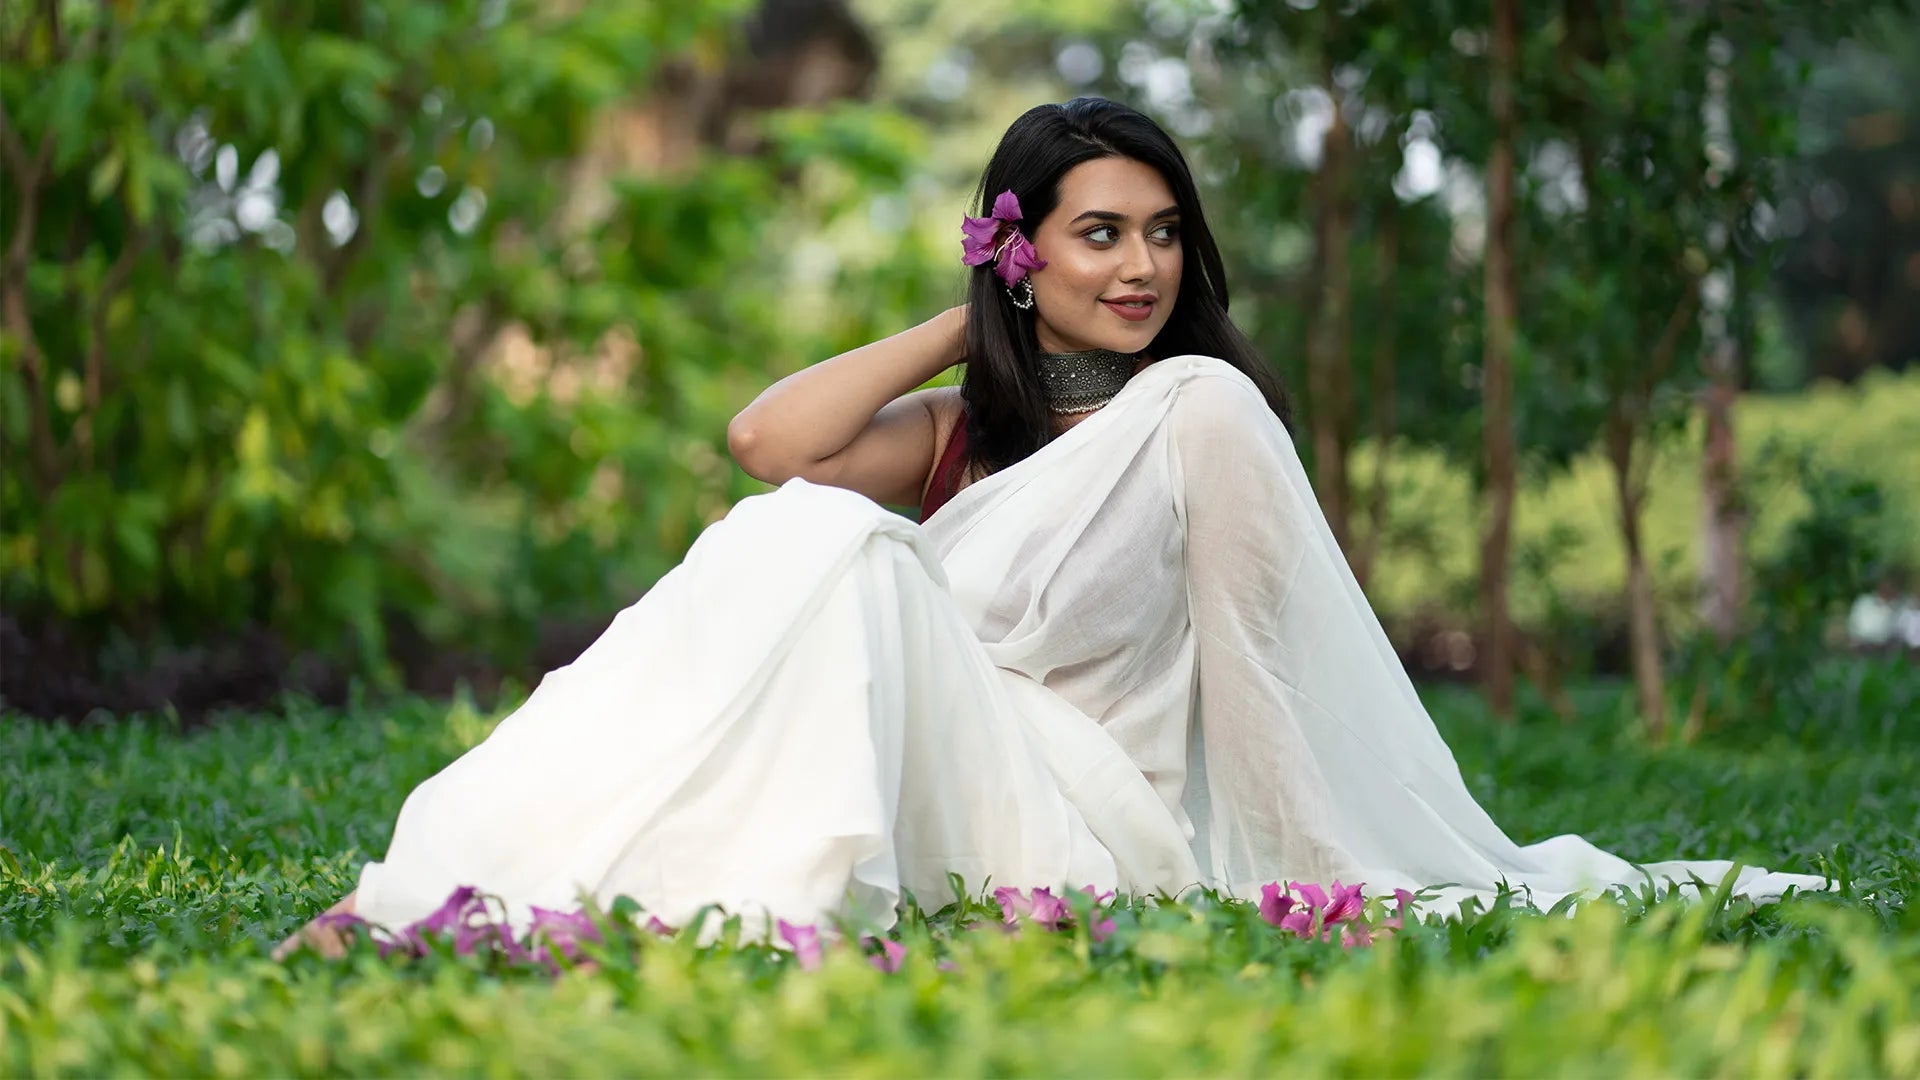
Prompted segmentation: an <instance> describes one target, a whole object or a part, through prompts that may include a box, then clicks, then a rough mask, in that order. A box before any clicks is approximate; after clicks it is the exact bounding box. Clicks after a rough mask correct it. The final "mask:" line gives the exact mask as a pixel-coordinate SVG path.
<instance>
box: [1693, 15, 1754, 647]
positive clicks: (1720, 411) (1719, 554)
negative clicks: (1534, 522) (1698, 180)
mask: <svg viewBox="0 0 1920 1080" xmlns="http://www.w3.org/2000/svg"><path fill="white" fill-rule="evenodd" d="M1719 40H1720V42H1721V43H1722V44H1724V43H1725V42H1724V39H1719ZM1709 55H1711V54H1709ZM1732 89H1733V87H1732V74H1731V72H1730V71H1729V70H1728V69H1727V66H1726V65H1724V64H1714V65H1713V67H1712V68H1710V69H1709V71H1708V73H1707V124H1706V128H1707V137H1706V156H1707V161H1708V163H1709V164H1708V174H1707V182H1708V184H1709V186H1711V187H1716V188H1717V187H1720V186H1721V185H1722V184H1725V183H1726V182H1727V180H1728V177H1727V172H1728V171H1730V170H1733V169H1734V168H1735V166H1736V164H1737V162H1738V159H1739V152H1740V147H1739V144H1738V142H1737V141H1736V138H1735V135H1734V123H1733V111H1734V109H1735V102H1734V101H1733V94H1732ZM1738 217H1739V214H1738V212H1737V211H1729V212H1728V214H1727V216H1726V220H1725V222H1724V224H1723V227H1722V230H1721V231H1720V233H1719V235H1718V236H1716V237H1714V244H1713V246H1714V249H1715V252H1714V254H1715V257H1716V258H1717V259H1718V260H1719V262H1720V265H1721V268H1722V269H1721V272H1722V273H1723V274H1725V275H1726V280H1727V286H1728V287H1727V290H1726V293H1725V294H1724V295H1720V296H1715V297H1714V298H1713V302H1712V304H1711V306H1710V308H1709V310H1708V311H1707V338H1708V343H1707V348H1706V352H1705V363H1704V364H1703V365H1702V366H1704V367H1705V368H1706V376H1707V385H1706V389H1705V391H1704V392H1703V393H1702V395H1701V402H1700V405H1701V412H1702V414H1703V415H1704V417H1705V420H1706V429H1707V430H1706V445H1705V447H1704V448H1703V452H1702V454H1701V459H1700V510H1701V517H1700V585H1701V589H1700V621H1701V622H1702V623H1703V624H1704V625H1705V626H1707V628H1708V629H1710V630H1711V631H1712V632H1713V636H1714V638H1715V639H1716V640H1717V641H1718V642H1719V643H1720V644H1721V645H1726V644H1727V643H1729V642H1730V641H1732V640H1733V637H1734V635H1735V634H1736V633H1738V632H1739V629H1740V619H1741V613H1742V609H1743V608H1744V606H1745V599H1746V597H1745V594H1746V582H1745V580H1744V578H1745V569H1746V558H1745V547H1746V543H1745V540H1746V530H1747V522H1746V508H1745V506H1744V505H1743V504H1742V502H1741V500H1740V496H1739V484H1738V480H1739V476H1738V465H1737V463H1736V458H1735V454H1734V433H1733V404H1734V401H1735V400H1736V399H1737V398H1738V397H1739V393H1740V368H1741V349H1742V347H1743V345H1744V342H1745V333H1744V330H1745V325H1746V324H1745V318H1744V316H1745V314H1746V312H1747V310H1748V306H1747V303H1746V300H1747V296H1748V291H1747V288H1746V286H1747V284H1748V283H1747V282H1746V281H1745V280H1744V278H1745V273H1744V270H1745V265H1746V263H1747V260H1746V259H1743V258H1741V256H1740V253H1739V252H1738V250H1737V249H1736V248H1735V246H1734V243H1733V236H1734V234H1735V232H1736V230H1737V228H1738Z"/></svg>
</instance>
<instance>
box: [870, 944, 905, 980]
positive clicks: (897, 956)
mask: <svg viewBox="0 0 1920 1080" xmlns="http://www.w3.org/2000/svg"><path fill="white" fill-rule="evenodd" d="M865 940H866V941H867V942H872V941H875V940H878V941H879V942H880V951H879V952H877V953H875V954H873V955H872V956H869V957H867V963H869V964H872V965H873V966H874V967H876V968H878V969H880V970H881V971H884V972H886V973H887V974H888V975H891V974H893V973H894V972H896V971H899V970H900V964H901V962H902V961H904V960H905V959H906V958H907V947H906V946H905V945H902V944H900V943H899V942H897V941H892V940H889V939H887V938H878V939H875V938H871V937H870V938H867V939H865Z"/></svg>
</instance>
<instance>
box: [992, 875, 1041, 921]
mask: <svg viewBox="0 0 1920 1080" xmlns="http://www.w3.org/2000/svg"><path fill="white" fill-rule="evenodd" d="M993 898H994V899H995V900H998V901H999V902H1000V919H1001V921H1002V922H1004V923H1006V925H1008V926H1013V925H1016V924H1018V923H1019V921H1020V916H1022V915H1031V914H1033V901H1031V900H1029V899H1027V897H1026V894H1025V893H1022V892H1021V891H1020V890H1019V889H1016V888H1014V887H1013V886H1011V885H1002V886H1000V887H999V888H997V889H995V890H993Z"/></svg>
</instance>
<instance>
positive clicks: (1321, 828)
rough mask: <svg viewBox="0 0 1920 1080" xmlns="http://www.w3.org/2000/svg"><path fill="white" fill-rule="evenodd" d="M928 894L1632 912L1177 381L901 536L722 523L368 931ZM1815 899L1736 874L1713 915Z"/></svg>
mask: <svg viewBox="0 0 1920 1080" xmlns="http://www.w3.org/2000/svg"><path fill="white" fill-rule="evenodd" d="M1730 867H1731V864H1730V863H1727V862H1721V861H1702V862H1667V863H1655V864H1651V865H1649V866H1647V867H1645V868H1644V869H1645V871H1648V872H1651V874H1652V875H1654V877H1655V878H1658V879H1661V881H1660V882H1659V883H1664V880H1665V879H1668V878H1672V879H1676V880H1684V879H1685V878H1686V877H1687V876H1688V875H1690V874H1697V875H1698V876H1700V877H1702V878H1704V879H1706V880H1707V881H1709V882H1718V881H1719V880H1720V879H1721V878H1722V876H1723V875H1724V874H1725V873H1726V871H1727V870H1728V869H1729V868H1730ZM950 871H951V872H956V873H959V874H961V875H962V876H963V877H964V878H965V881H966V883H967V885H968V887H969V888H970V889H972V890H975V891H976V892H977V890H979V889H980V888H981V887H982V886H983V885H985V884H986V883H987V882H986V879H987V878H989V877H991V879H992V884H994V885H1017V886H1022V887H1029V886H1036V885H1046V886H1051V887H1054V888H1056V889H1058V888H1078V887H1080V886H1083V885H1088V884H1092V885H1095V886H1097V887H1099V888H1101V889H1108V888H1116V887H1117V888H1121V889H1125V890H1128V891H1132V892H1139V893H1151V892H1154V891H1160V890H1164V891H1165V892H1167V893H1169V894H1177V893H1179V892H1180V891H1181V890H1183V889H1184V888H1186V887H1188V886H1191V885H1194V884H1205V885H1209V886H1213V887H1216V888H1220V889H1223V890H1225V891H1228V892H1231V893H1233V894H1235V895H1238V896H1242V897H1253V896H1257V895H1258V893H1259V888H1260V886H1261V885H1262V884H1264V883H1266V882H1269V881H1283V882H1284V881H1288V880H1300V881H1317V882H1330V881H1332V880H1334V879H1336V878H1338V879H1341V880H1343V881H1348V882H1352V881H1364V882H1365V883H1366V884H1367V886H1368V892H1369V893H1373V892H1377V891H1384V890H1388V889H1392V888H1395V887H1406V888H1416V889H1417V888H1420V887H1423V886H1444V888H1441V889H1439V890H1438V892H1437V893H1436V894H1435V895H1437V896H1438V900H1437V902H1436V906H1437V907H1439V908H1441V909H1443V910H1445V909H1450V908H1452V907H1453V906H1454V905H1455V904H1457V903H1458V902H1459V901H1461V900H1462V899H1464V898H1465V897H1467V896H1470V895H1482V896H1485V895H1489V894H1490V893H1491V891H1492V890H1493V889H1494V888H1495V887H1496V886H1497V885H1498V884H1499V883H1501V882H1502V881H1505V882H1507V883H1509V884H1511V885H1512V886H1514V887H1517V888H1526V889H1529V890H1531V893H1532V896H1533V899H1534V902H1535V903H1537V904H1539V905H1540V906H1542V907H1545V906H1547V905H1550V904H1551V903H1553V902H1554V901H1556V900H1558V899H1559V898H1560V897H1561V896H1563V895H1567V894H1569V893H1574V892H1582V891H1587V890H1593V889H1598V888H1603V887H1605V886H1608V885H1610V884H1614V883H1627V884H1637V883H1640V882H1643V881H1646V880H1649V878H1648V874H1647V873H1643V871H1642V869H1641V868H1636V867H1635V866H1633V865H1632V864H1629V863H1627V862H1626V861H1624V860H1622V859H1619V858H1617V857H1615V856H1612V855H1610V854H1608V853H1606V852H1603V851H1601V850H1599V849H1597V848H1595V847H1593V846H1592V845H1591V844H1588V843H1586V842H1585V841H1583V840H1581V839H1580V838H1579V837H1576V836H1559V837H1555V838H1553V839H1550V840H1547V841H1543V842H1541V843H1538V844H1532V845H1529V846H1525V847H1522V846H1520V845H1517V844H1515V843H1514V842H1513V841H1512V840H1510V839H1509V838H1508V837H1507V836H1506V834H1505V833H1503V832H1502V831H1501V830H1500V828H1499V827H1498V826H1496V825H1495V824H1494V823H1493V821H1492V820H1491V819H1489V818H1488V816H1487V815H1486V813H1485V812H1484V811H1483V810H1482V809H1481V808H1480V806H1479V805H1478V804H1477V803H1476V802H1475V801H1474V800H1473V797H1472V796H1471V795H1470V794H1469V792H1468V791H1467V788H1466V785H1465V784H1464V783H1463V782H1462V779H1461V776H1460V771H1459V768H1458V767H1457V766H1456V765H1455V763H1454V760H1453V755H1452V753H1451V752H1450V751H1449V750H1448V748H1447V746H1446V744H1445V743H1444V742H1443V741H1442V740H1441V738H1440V736H1439V733H1438V732H1437V731H1436V730H1435V728H1434V725H1433V722H1432V720H1431V719H1430V718H1429V717H1428V715H1427V713H1426V711H1425V709H1424V708H1423V707H1422V706H1421V704H1420V701H1419V699H1418V698H1417V697H1416V696H1415V693H1414V690H1413V686H1412V684H1411V683H1410V682H1409V680H1408V678H1407V675H1406V672H1405V671H1404V669H1403V668H1402V667H1401V665H1400V663H1399V661H1398V659H1397V658H1396V656H1395V654H1394V653H1393V650H1392V649H1391V647H1390V646H1389V644H1388V642H1387V639H1386V636H1385V634H1384V633H1383V632H1382V631H1381V629H1380V625H1379V622H1378V620H1376V619H1375V618H1374V615H1373V613H1372V610H1371V609H1370V608H1369V607H1368V605H1367V602H1366V599H1365V597H1364V596H1363V595H1362V593H1361V591H1360V589H1359V586H1358V585H1357V584H1356V583H1355V581H1354V578H1353V575H1352V574H1351V573H1350V572H1349V570H1348V568H1347V565H1346V562H1345V560H1344V559H1343V557H1342V556H1341V553H1340V551H1339V549H1338V547H1337V545H1336V544H1335V542H1334V540H1333V537H1332V535H1331V533H1330V532H1329V530H1328V529H1327V526H1326V523H1325V520H1324V518H1323V517H1322V516H1321V514H1320V511H1319V509H1318V506H1317V504H1316V502H1315V500H1314V498H1313V496H1312V493H1311V490H1310V489H1309V487H1308V484H1307V479H1306V476H1305V474H1304V472H1303V470H1302V469H1301V466H1300V462H1299V459H1298V457H1297V456H1296V455H1295V453H1294V450H1293V445H1292V443H1291V441H1290V439H1289V437H1288V435H1287V432H1286V430H1285V429H1284V428H1283V427H1282V426H1281V425H1280V423H1279V422H1278V420H1277V419H1275V418H1274V416H1273V414H1272V413H1271V412H1270V411H1269V410H1268V409H1267V407H1266V405H1265V402H1264V401H1263V400H1262V398H1261V396H1260V394H1259V391H1258V390H1257V389H1256V388H1255V387H1254V385H1253V383H1252V381H1251V380H1249V379H1248V378H1246V376H1244V375H1242V374H1241V373H1239V372H1238V371H1235V370H1234V369H1233V368H1232V367H1230V366H1229V365H1227V364H1226V363H1224V362H1222V361H1220V360H1217V359H1213V358H1210V357H1201V356H1182V357H1174V358H1170V359H1167V360H1163V361H1160V362H1159V363H1156V364H1153V365H1151V366H1149V367H1148V368H1146V369H1145V370H1144V371H1142V372H1141V373H1140V374H1138V375H1136V376H1135V377H1134V378H1133V379H1132V380H1131V381H1130V382H1129V383H1128V384H1127V386H1126V388H1125V389H1124V390H1123V391H1122V392H1121V394H1120V395H1119V396H1118V397H1117V398H1115V399H1114V400H1113V402H1112V403H1110V404H1109V405H1107V406H1106V407H1105V408H1104V409H1102V410H1101V411H1100V412H1098V413H1096V414H1094V415H1093V416H1092V417H1090V418H1088V419H1086V420H1085V421H1082V422H1081V423H1080V424H1078V425H1076V426H1075V427H1073V428H1072V429H1070V430H1068V431H1067V432H1066V433H1065V434H1064V435H1062V436H1061V437H1059V438H1058V439H1056V440H1054V441H1053V442H1052V443H1050V444H1049V445H1047V446H1046V447H1044V448H1043V449H1041V450H1040V451H1039V452H1037V453H1035V454H1034V455H1033V456H1031V457H1030V458H1028V459H1027V460H1025V461H1022V462H1020V463H1018V464H1016V465H1014V466H1012V467H1010V468H1007V469H1005V470H1002V471H1001V472H999V473H996V474H994V475H993V476H990V477H987V478H985V479H983V480H980V481H978V482H976V483H974V484H972V485H970V486H968V487H966V488H965V489H963V490H962V491H960V493H959V494H958V495H956V496H955V497H954V498H953V500H952V501H951V502H949V503H948V504H947V505H946V506H945V507H943V508H942V509H941V510H939V511H938V512H937V513H935V514H934V515H933V516H932V517H931V518H930V519H929V520H928V521H927V522H926V523H925V525H924V526H920V525H916V524H914V523H912V522H910V521H907V520H906V519H904V518H901V517H899V516H898V515H896V514H893V513H891V512H889V511H887V510H885V509H883V508H881V507H879V506H877V505H875V504H874V503H872V502H871V501H869V500H867V499H866V498H864V497H863V496H860V495H857V494H854V493H851V492H847V491H841V490H837V489H833V488H827V487H821V486H818V485H814V484H810V483H807V482H805V481H803V480H794V481H791V482H789V483H788V484H786V485H785V486H783V487H782V488H781V489H780V490H779V491H777V492H773V493H770V494H767V495H761V496H756V497H753V498H749V499H746V500H743V501H742V502H741V503H740V504H739V505H738V506H736V507H735V508H734V509H733V511H732V512H731V513H730V514H728V516H727V517H726V518H725V519H723V520H722V521H720V522H718V523H716V524H715V525H713V526H711V527H710V528H708V529H707V530H706V531H705V532H703V533H702V534H701V536H700V538H699V539H698V541H697V542H696V543H695V544H694V546H693V549H692V550H691V551H690V552H689V553H688V556H687V558H686V561H685V562H683V563H682V564H681V565H680V566H679V567H677V568H675V569H674V570H673V572H672V573H670V574H668V575H667V576H666V577H665V578H663V579H662V580H661V581H660V583H659V584H658V585H656V586H655V587H654V589H653V590H652V591H650V592H649V593H647V594H646V596H644V597H642V598H641V599H640V600H639V601H638V602H637V603H635V604H633V605H632V606H631V607H629V608H627V609H626V610H625V611H624V612H622V613H621V615H620V616H619V617H618V618H617V619H616V620H615V622H614V624H613V626H612V627H611V628H609V629H608V631H607V632H606V633H605V634H604V635H603V636H602V637H601V638H600V639H599V640H598V641H596V642H595V643H594V644H593V645H592V646H591V647H589V648H588V649H587V651H586V652H584V653H583V654H582V655H581V656H580V658H579V659H578V660H577V661H575V662H574V663H573V664H571V665H568V666H567V667H564V668H560V669H559V670H557V671H554V672H553V673H551V674H550V675H548V676H547V678H546V679H545V680H544V681H543V682H542V683H541V684H540V686H539V688H538V689H537V690H536V691H535V693H534V694H533V695H532V697H530V698H529V699H528V700H527V702H526V703H525V704H524V705H523V706H521V708H520V709H519V710H517V711H516V712H515V713H514V714H513V715H511V716H509V717H508V718H507V719H506V720H504V721H503V722H502V723H501V724H500V726H499V727H498V728H497V729H496V730H495V731H494V733H493V734H492V735H490V736H489V737H488V738H487V739H486V740H485V741H484V742H483V743H481V744H480V745H479V746H476V747H475V748H473V749H472V750H471V751H469V752H468V753H467V754H466V755H464V756H462V757H461V758H460V759H459V760H457V761H455V762H454V763H453V764H451V765H449V766H448V767H447V768H446V769H445V770H444V771H442V772H441V773H440V774H438V775H437V776H435V777H433V778H431V779H430V780H428V781H426V782H425V783H423V784H421V785H420V786H419V787H418V788H416V789H415V790H414V792H413V793H412V794H411V795H410V796H409V797H408V799H407V801H406V804H405V806H404V807H403V808H402V810H401V813H400V817H399V820H398V822H397V823H396V826H395V832H394V837H393V842H392V845H391V847H390V848H389V851H388V853H387V857H386V859H385V860H384V861H383V862H378V863H371V864H369V865H367V866H366V867H365V868H364V869H363V871H362V875H361V879H360V887H359V898H358V907H359V910H360V912H361V914H363V915H365V916H366V917H368V918H370V919H373V920H375V921H376V922H384V923H388V924H395V923H400V922H405V921H408V920H411V919H414V918H418V917H419V916H421V915H423V914H425V913H426V912H428V911H429V910H431V909H432V908H433V907H435V906H437V905H438V904H439V903H440V901H442V900H443V899H445V897H446V896H447V894H448V893H449V892H450V891H451V890H452V889H453V888H454V887H456V886H458V885H462V884H472V885H477V886H480V887H481V888H482V889H484V890H486V891H489V892H492V893H495V894H498V895H500V896H501V897H502V898H503V899H504V900H505V901H506V902H507V906H508V914H509V917H510V918H513V919H515V920H519V919H523V918H525V916H526V910H525V909H526V906H527V905H529V904H538V905H541V906H547V907H568V906H571V904H572V903H573V902H574V901H575V899H576V898H577V894H578V892H579V890H586V891H587V892H590V893H591V894H592V895H593V897H594V898H595V899H597V900H598V901H600V902H601V903H603V904H604V903H608V902H611V900H612V899H613V898H614V897H615V896H618V895H621V894H626V895H630V896H632V897H633V898H634V899H636V900H638V901H639V902H640V903H641V905H642V906H643V907H644V908H646V909H647V910H649V911H652V912H654V913H656V914H657V915H659V916H660V917H661V918H663V919H665V920H666V921H668V922H669V923H674V924H676V925H678V924H679V923H681V922H682V921H684V920H686V919H689V918H691V917H692V916H693V915H694V914H695V912H696V911H697V910H698V909H699V908H700V907H701V906H702V905H704V904H706V903H708V902H717V903H720V904H722V905H724V906H725V907H726V908H727V909H728V910H729V911H741V912H745V913H747V914H749V915H750V916H756V915H758V914H771V915H775V916H779V917H783V918H787V919H789V920H793V921H799V922H815V921H818V920H820V919H821V918H823V917H825V916H827V915H828V914H841V915H847V916H853V917H856V918H864V919H868V920H871V922H872V924H873V925H875V926H876V927H885V926H888V925H891V923H892V921H893V908H894V904H895V902H896V901H897V900H898V899H899V897H900V893H901V889H902V888H905V889H908V890H911V891H912V892H913V893H915V894H916V895H917V896H918V897H919V898H921V900H922V902H923V903H924V904H927V905H928V906H939V905H940V904H941V903H944V902H945V901H946V900H947V899H949V886H948V882H947V874H948V873H949V872H950ZM1823 884H1824V881H1823V879H1821V878H1818V877H1811V876H1807V875H1785V874H1768V873H1766V872H1765V871H1762V870H1758V869H1746V870H1743V872H1742V873H1741V874H1740V876H1739V877H1738V879H1737V881H1736V885H1735V891H1736V892H1737V893H1739V894H1743V895H1750V896H1753V897H1756V898H1766V897H1771V896H1777V895H1778V894H1779V893H1780V892H1781V891H1782V890H1783V889H1784V888H1786V887H1787V886H1789V885H1797V886H1799V887H1801V888H1817V887H1821V886H1822V885H1823ZM752 921H753V920H752V919H750V920H749V922H750V923H751V922H752Z"/></svg>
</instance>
